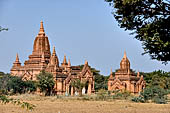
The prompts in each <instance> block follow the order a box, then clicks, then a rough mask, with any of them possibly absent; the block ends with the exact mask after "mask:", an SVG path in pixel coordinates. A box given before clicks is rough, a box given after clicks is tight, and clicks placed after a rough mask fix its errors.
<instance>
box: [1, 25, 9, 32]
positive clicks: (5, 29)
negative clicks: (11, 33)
mask: <svg viewBox="0 0 170 113" xmlns="http://www.w3.org/2000/svg"><path fill="white" fill-rule="evenodd" d="M1 31H8V28H3V27H1V26H0V32H1Z"/></svg>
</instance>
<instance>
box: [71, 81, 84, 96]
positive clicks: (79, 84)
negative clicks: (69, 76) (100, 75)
mask: <svg viewBox="0 0 170 113" xmlns="http://www.w3.org/2000/svg"><path fill="white" fill-rule="evenodd" d="M86 84H87V82H86V81H80V80H79V79H76V80H73V81H71V86H72V87H73V88H74V89H76V90H78V92H79V95H80V96H82V89H83V87H85V85H86Z"/></svg>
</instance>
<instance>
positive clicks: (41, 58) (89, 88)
mask: <svg viewBox="0 0 170 113" xmlns="http://www.w3.org/2000/svg"><path fill="white" fill-rule="evenodd" d="M42 70H45V71H46V72H49V73H52V74H53V77H54V81H55V87H54V92H55V93H56V94H66V93H67V94H70V95H74V94H75V89H74V88H73V87H72V86H71V81H72V80H75V79H79V80H81V81H86V83H87V85H86V86H85V87H84V88H83V90H82V91H83V92H82V93H83V94H89V95H90V94H92V93H94V91H95V90H94V76H93V73H92V72H91V69H90V67H89V65H88V62H87V61H85V64H84V66H83V68H81V67H80V66H72V65H71V62H70V60H67V59H66V56H64V59H63V62H62V63H61V65H60V63H59V59H58V57H57V54H56V51H55V47H53V52H52V53H51V51H50V44H49V40H48V37H47V35H46V34H45V32H44V27H43V22H42V21H41V24H40V30H39V33H38V35H37V36H36V38H35V40H34V45H33V51H32V54H31V55H29V59H28V60H26V61H25V62H24V65H23V66H22V65H21V63H20V61H19V56H18V54H17V55H16V60H15V62H14V63H13V66H12V68H11V75H13V76H19V77H22V79H23V80H36V76H37V75H38V74H39V73H40V72H41V71H42Z"/></svg>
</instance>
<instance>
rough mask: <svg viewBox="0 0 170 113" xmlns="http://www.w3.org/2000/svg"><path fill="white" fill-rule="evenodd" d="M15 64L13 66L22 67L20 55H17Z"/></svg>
mask: <svg viewBox="0 0 170 113" xmlns="http://www.w3.org/2000/svg"><path fill="white" fill-rule="evenodd" d="M13 64H14V65H13V66H21V63H20V61H19V57H18V53H17V54H16V60H15V62H14V63H13Z"/></svg>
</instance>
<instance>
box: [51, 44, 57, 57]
mask: <svg viewBox="0 0 170 113" xmlns="http://www.w3.org/2000/svg"><path fill="white" fill-rule="evenodd" d="M52 56H56V51H55V46H54V47H53V54H52Z"/></svg>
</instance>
